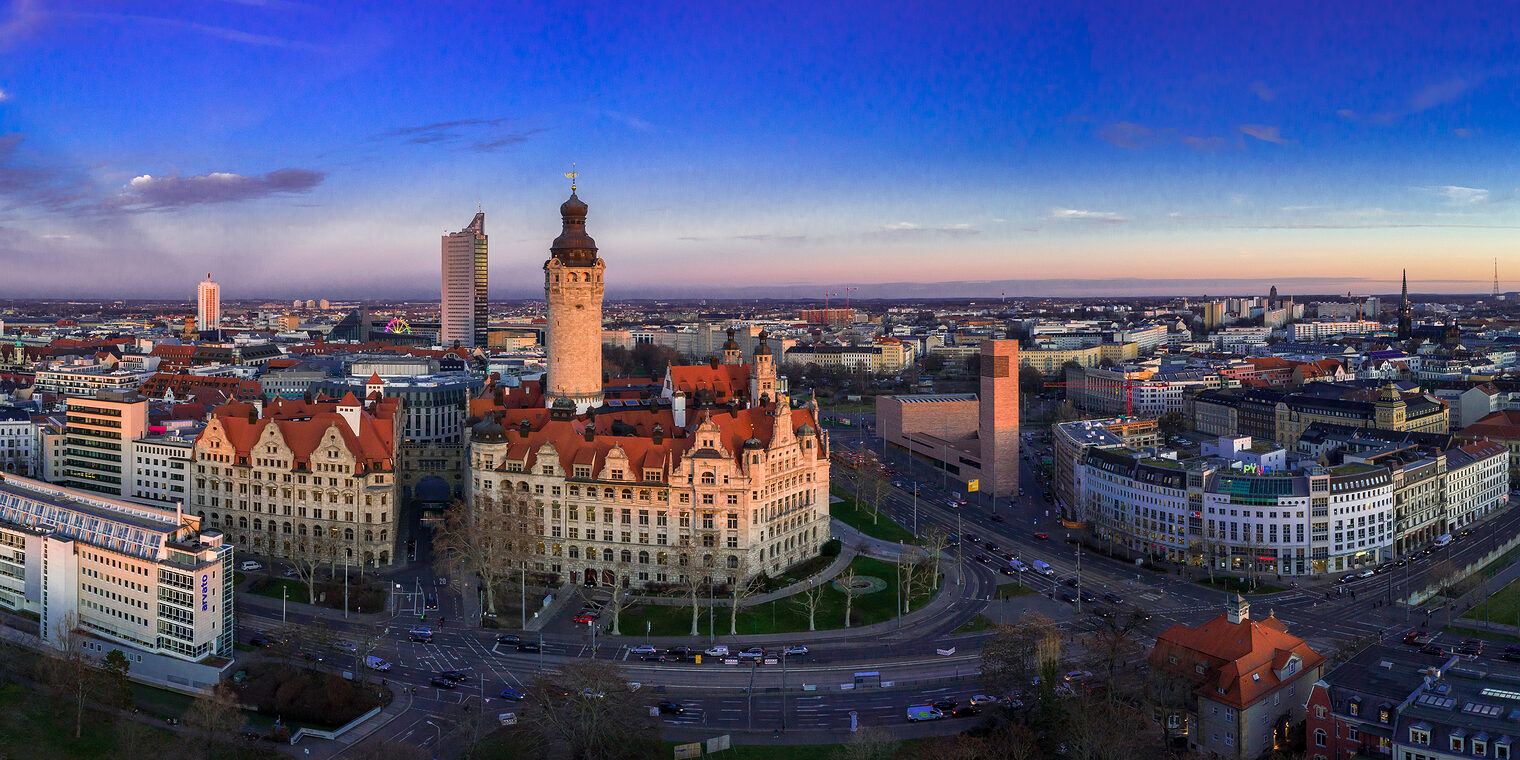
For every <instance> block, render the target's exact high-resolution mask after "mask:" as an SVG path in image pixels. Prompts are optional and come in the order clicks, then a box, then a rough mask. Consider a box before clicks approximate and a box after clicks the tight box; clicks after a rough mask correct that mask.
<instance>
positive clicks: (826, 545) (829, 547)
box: [818, 538, 844, 557]
mask: <svg viewBox="0 0 1520 760" xmlns="http://www.w3.org/2000/svg"><path fill="white" fill-rule="evenodd" d="M843 549H844V544H842V543H840V541H839V539H837V538H831V539H829V540H827V541H824V542H823V547H822V548H821V549H819V551H818V553H819V554H820V555H821V556H824V557H838V556H839V552H840V551H842V550H843Z"/></svg>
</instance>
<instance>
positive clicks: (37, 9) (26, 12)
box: [0, 0, 47, 50]
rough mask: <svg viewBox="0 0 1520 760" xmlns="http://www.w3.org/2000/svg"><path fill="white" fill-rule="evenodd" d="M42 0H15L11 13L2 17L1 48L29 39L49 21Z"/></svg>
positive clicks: (0, 22) (0, 25)
mask: <svg viewBox="0 0 1520 760" xmlns="http://www.w3.org/2000/svg"><path fill="white" fill-rule="evenodd" d="M42 8H43V2H42V0H15V2H13V3H11V7H10V12H9V14H7V15H5V16H4V17H3V19H0V50H5V49H8V48H10V47H12V46H14V45H15V44H17V43H19V42H21V41H23V40H26V39H29V38H30V37H31V36H32V33H33V32H35V31H36V30H37V29H39V28H41V27H42V25H43V22H45V21H47V12H46V11H44V10H43V9H42Z"/></svg>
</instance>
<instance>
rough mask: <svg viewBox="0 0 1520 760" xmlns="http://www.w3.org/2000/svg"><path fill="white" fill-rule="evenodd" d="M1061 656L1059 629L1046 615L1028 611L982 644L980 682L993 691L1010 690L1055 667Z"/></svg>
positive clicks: (1015, 689) (1008, 691)
mask: <svg viewBox="0 0 1520 760" xmlns="http://www.w3.org/2000/svg"><path fill="white" fill-rule="evenodd" d="M1060 659H1061V633H1060V629H1058V628H1057V627H1056V625H1055V623H1054V622H1052V621H1051V620H1050V619H1049V618H1047V617H1045V616H1043V615H1040V614H1038V613H1034V612H1025V613H1024V614H1023V615H1021V616H1019V619H1018V621H1017V622H1015V623H1013V624H1011V625H1004V626H999V627H998V629H997V631H996V632H995V633H993V635H992V637H991V638H989V639H987V641H986V642H985V643H983V644H982V658H981V664H980V672H981V682H982V685H983V686H986V687H987V689H988V690H990V691H991V692H992V693H994V694H1000V695H1002V694H1011V693H1013V692H1015V691H1018V690H1020V689H1023V688H1025V687H1026V686H1027V685H1028V684H1029V683H1030V682H1031V681H1033V680H1034V677H1035V676H1037V675H1041V676H1043V675H1044V674H1045V672H1046V671H1053V670H1054V667H1055V665H1057V664H1058V663H1059V662H1060ZM1045 680H1048V679H1045Z"/></svg>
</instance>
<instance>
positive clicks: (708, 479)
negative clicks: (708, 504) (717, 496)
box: [702, 472, 718, 486]
mask: <svg viewBox="0 0 1520 760" xmlns="http://www.w3.org/2000/svg"><path fill="white" fill-rule="evenodd" d="M717 482H718V481H717V479H716V478H714V477H713V474H712V473H710V472H704V473H702V485H704V486H710V485H713V484H715V483H717Z"/></svg>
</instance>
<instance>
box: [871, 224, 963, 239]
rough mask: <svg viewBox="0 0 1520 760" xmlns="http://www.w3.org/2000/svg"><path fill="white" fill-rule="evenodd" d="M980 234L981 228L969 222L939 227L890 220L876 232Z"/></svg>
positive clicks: (896, 235)
mask: <svg viewBox="0 0 1520 760" xmlns="http://www.w3.org/2000/svg"><path fill="white" fill-rule="evenodd" d="M980 234H981V231H980V230H978V229H976V228H975V227H972V226H971V225H969V224H946V225H941V226H938V227H925V226H924V225H921V224H917V223H915V222H890V223H888V224H884V225H882V227H881V230H880V231H878V232H877V233H875V236H876V237H886V238H909V237H919V236H932V235H940V236H946V237H970V236H972V235H980Z"/></svg>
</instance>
